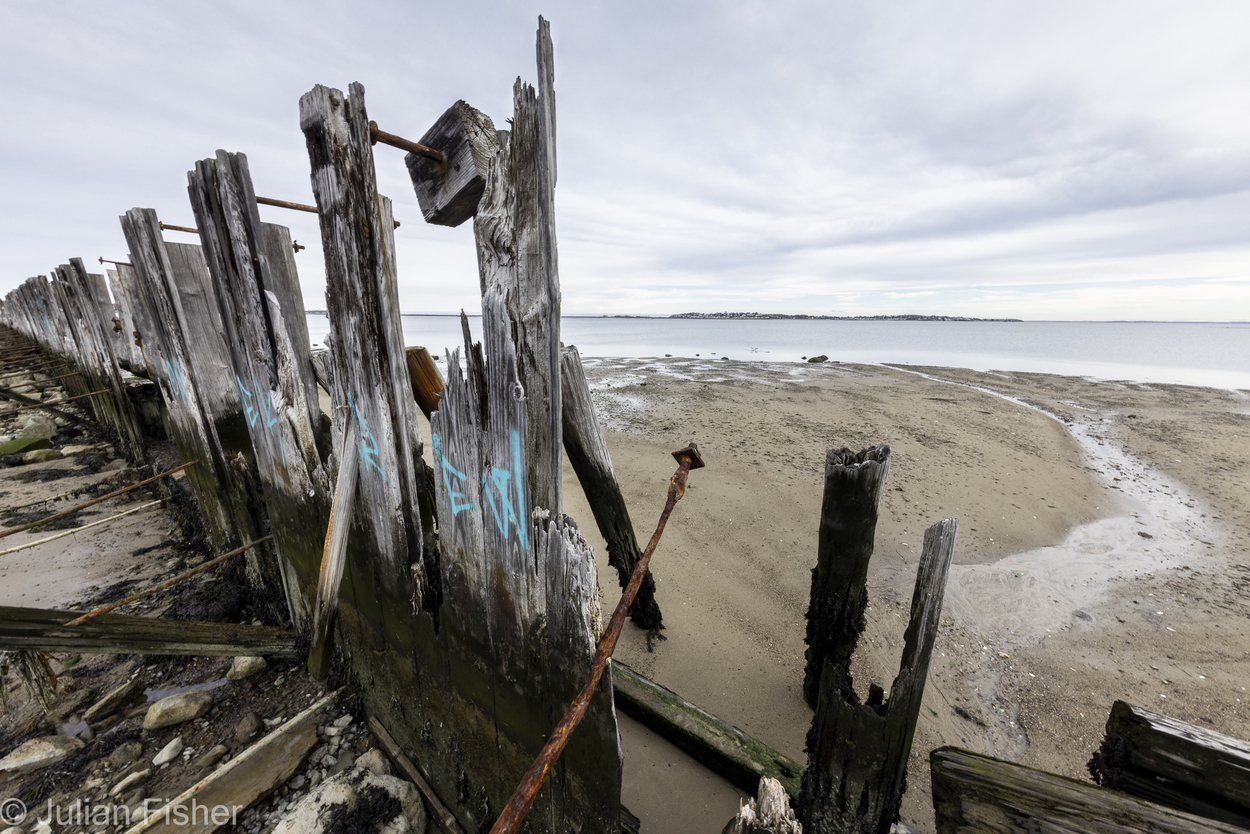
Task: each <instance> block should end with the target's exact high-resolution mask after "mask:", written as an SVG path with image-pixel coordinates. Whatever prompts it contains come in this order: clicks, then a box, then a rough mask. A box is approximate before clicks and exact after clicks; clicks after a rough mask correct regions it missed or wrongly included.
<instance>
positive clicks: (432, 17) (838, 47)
mask: <svg viewBox="0 0 1250 834" xmlns="http://www.w3.org/2000/svg"><path fill="white" fill-rule="evenodd" d="M540 13H541V14H543V15H545V16H546V17H547V18H548V19H549V20H551V21H552V34H553V39H554V41H555V55H556V93H557V107H558V120H559V126H558V140H559V147H558V153H559V160H560V163H559V172H560V180H559V184H558V187H557V190H556V211H557V215H556V216H557V230H558V235H559V247H560V249H559V252H560V277H561V282H562V286H563V294H564V310H565V312H566V313H658V314H667V313H672V312H681V311H688V310H701V311H719V310H759V311H769V312H809V313H826V314H842V315H861V314H877V313H885V314H890V313H912V312H915V313H924V314H935V315H937V314H947V315H968V316H982V317H992V316H1006V317H1018V318H1024V319H1156V320H1230V319H1232V320H1246V319H1250V94H1248V93H1250V89H1248V87H1250V40H1248V39H1247V38H1246V34H1245V33H1246V32H1250V4H1247V3H1245V2H1243V0H1227V2H1201V1H1200V0H1198V1H1196V2H1188V3H1179V2H1168V3H1155V2H1149V0H1132V2H1090V0H1082V2H1063V1H1062V0H1052V2H1047V3H1037V2H1027V3H1026V2H1017V0H993V2H990V0H982V2H962V0H946V2H942V3H934V2H918V1H914V0H913V1H911V2H908V1H907V0H901V1H900V2H895V3H863V2H854V3H852V2H821V3H802V2H784V0H770V2H767V3H763V2H754V3H753V2H738V3H734V4H720V3H686V4H682V3H671V2H670V3H651V2H637V1H636V2H631V3H614V4H607V3H595V2H585V0H582V2H575V3H564V2H549V3H545V4H541V5H535V4H531V3H497V4H488V3H470V2H460V3H440V4H433V3H420V2H389V3H388V2H368V1H367V0H363V1H362V0H352V2H343V3H299V4H296V3H282V2H265V3H254V2H247V3H237V4H230V3H209V2H195V3H182V2H177V0H164V2H159V3H157V2H152V3H128V2H119V0H111V2H108V3H99V2H90V3H87V2H75V1H74V0H67V2H59V3H47V2H24V1H23V0H2V2H0V81H2V82H3V88H4V90H5V96H4V101H5V107H4V114H3V117H0V292H7V291H8V290H9V289H11V288H12V287H14V286H16V285H17V284H18V283H20V282H21V281H22V280H24V279H25V278H27V277H29V276H31V275H37V274H47V273H48V271H49V270H50V269H51V268H52V267H54V266H55V265H57V264H59V263H64V262H65V261H66V260H67V259H68V258H70V257H73V256H79V257H83V258H84V259H85V260H88V261H89V262H92V263H94V261H95V259H96V258H97V257H99V256H101V255H102V256H104V257H106V258H114V259H117V260H122V259H124V256H125V242H124V240H123V238H122V234H121V227H120V225H119V223H118V221H117V217H118V215H120V214H121V213H122V212H124V211H125V210H126V209H129V208H131V207H134V206H146V207H152V208H155V209H156V210H157V212H158V213H159V215H160V217H161V219H162V220H164V221H165V222H166V223H174V224H184V225H192V224H193V219H192V216H191V209H190V205H189V203H188V200H187V194H186V172H187V171H188V170H189V169H190V168H191V167H192V165H193V164H194V162H195V160H197V159H201V158H204V157H207V156H210V155H212V153H213V152H214V151H215V150H216V149H217V148H225V149H227V150H232V151H243V152H244V153H246V154H247V155H248V158H249V161H250V164H251V170H252V175H253V178H254V183H255V187H256V192H257V193H258V194H261V195H264V196H270V197H276V198H280V199H286V200H293V201H297V202H312V191H311V187H310V184H309V176H308V170H309V169H308V156H307V151H306V149H305V147H304V139H303V135H302V134H301V133H300V130H299V118H298V102H299V97H300V95H302V94H303V93H304V92H306V91H307V90H308V89H310V88H311V87H312V86H313V85H314V84H317V83H320V84H326V85H330V86H335V87H339V88H341V89H342V88H345V87H346V86H347V84H349V83H350V82H352V81H360V82H361V83H363V84H364V86H365V89H366V91H367V98H366V103H367V107H368V111H369V115H370V117H371V118H373V119H375V120H377V121H378V122H379V124H380V125H381V126H382V128H383V129H384V130H387V131H390V132H392V133H398V134H400V135H404V136H408V137H409V138H413V139H417V138H419V137H420V136H421V135H422V134H423V133H424V132H425V130H426V129H427V128H428V127H429V126H430V125H431V124H432V123H433V122H434V120H435V119H436V118H437V117H438V116H439V115H440V114H441V113H442V112H443V110H445V109H446V108H447V107H448V106H449V105H450V104H451V103H452V102H454V101H455V100H456V99H458V98H463V99H465V100H466V101H468V102H469V103H470V104H473V105H474V106H476V107H478V108H479V109H481V110H483V111H485V112H486V113H487V114H488V115H490V116H491V117H492V118H493V119H494V121H495V123H496V124H497V125H502V124H503V123H504V122H505V120H506V119H507V118H508V117H509V116H510V115H511V89H512V82H513V80H514V79H515V78H516V77H517V76H518V75H520V76H521V77H523V78H524V79H526V80H529V81H532V80H533V79H534V33H535V28H536V23H537V16H538V15H539V14H540ZM375 153H376V158H377V161H378V171H379V189H380V190H381V191H382V192H383V193H385V194H387V195H389V196H390V197H392V199H393V200H394V201H395V216H396V218H397V219H399V220H400V221H402V223H403V225H402V227H401V228H400V229H398V230H397V231H396V238H397V242H398V247H399V266H400V272H401V276H400V277H401V304H402V307H403V309H404V310H405V311H413V312H445V311H453V310H459V309H460V308H461V307H464V308H467V309H469V310H470V311H473V310H474V309H476V308H477V307H478V299H477V286H478V282H477V277H476V262H475V258H474V254H473V237H472V229H471V224H465V225H463V226H461V227H459V228H457V229H446V228H443V227H437V226H427V225H425V224H424V223H423V222H422V220H421V215H420V212H419V210H418V209H417V205H416V199H415V197H414V195H413V192H412V188H411V185H410V183H409V182H408V180H407V175H406V172H405V169H404V165H403V159H402V157H403V154H402V152H401V151H397V150H394V149H391V148H387V147H384V146H378V147H377V148H376V149H375ZM261 216H262V218H264V219H266V220H268V221H270V222H280V223H284V224H287V225H289V226H290V227H291V229H292V232H293V234H294V236H295V237H296V238H297V239H299V241H300V242H301V243H305V244H308V250H307V251H305V252H301V253H300V254H299V256H298V259H297V262H298V264H299V268H300V271H301V278H302V281H303V285H304V293H305V304H306V305H307V306H308V307H309V308H318V307H322V306H324V303H323V298H322V294H323V292H324V277H323V267H322V262H321V251H320V246H319V245H318V244H319V232H318V230H317V225H316V218H315V217H313V216H312V215H304V214H299V213H295V212H287V211H283V210H281V209H271V208H266V207H262V208H261ZM167 237H168V238H169V239H171V240H174V239H177V240H182V241H188V242H193V241H194V238H193V236H186V235H179V234H178V233H175V232H168V233H167Z"/></svg>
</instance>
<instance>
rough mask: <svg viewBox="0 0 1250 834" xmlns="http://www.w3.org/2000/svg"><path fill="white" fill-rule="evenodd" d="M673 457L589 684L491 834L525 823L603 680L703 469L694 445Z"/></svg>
mask: <svg viewBox="0 0 1250 834" xmlns="http://www.w3.org/2000/svg"><path fill="white" fill-rule="evenodd" d="M673 457H674V458H676V459H677V461H678V463H679V464H680V465H679V466H678V467H677V471H676V472H674V473H673V477H672V479H671V480H670V481H669V486H668V500H667V501H666V502H665V503H664V512H662V513H660V523H659V524H657V525H656V528H655V532H654V533H653V534H652V535H651V541H650V542H649V543H648V544H647V549H646V550H645V551H643V554H642V558H641V559H639V560H638V564H637V565H635V566H634V574H633V576H631V577H630V579H629V584H628V585H626V586H625V592H624V593H622V594H621V601H620V602H618V603H617V604H616V610H615V611H614V612H612V620H611V622H610V623H609V624H608V630H607V631H606V632H605V633H604V635H603V637H602V638H601V639H600V640H599V647H598V649H596V650H595V657H594V659H593V660H592V661H591V664H590V680H588V681H586V685H585V686H583V687H582V691H581V692H579V693H578V694H577V697H576V698H574V699H573V702H572V703H571V704H569V708H568V709H567V710H565V712H564V717H563V718H561V719H560V723H558V724H556V727H555V729H554V730H552V731H551V735H550V736H548V737H547V743H546V744H545V745H543V749H542V751H541V752H539V754H538V758H536V759H535V760H534V764H533V765H532V766H531V767H530V769H529V771H528V772H527V773H526V774H525V777H524V778H523V779H521V783H520V784H519V785H517V788H516V790H515V791H513V793H512V798H511V799H509V800H508V804H507V805H505V806H504V809H503V813H502V814H500V815H499V819H497V820H495V825H494V827H493V828H491V830H490V834H515V832H516V830H517V829H518V828H519V827H520V825H521V823H522V821H524V819H525V815H526V813H528V812H529V809H530V806H531V805H533V804H534V799H535V797H537V796H538V791H539V790H541V789H542V786H543V782H544V781H546V779H547V774H548V773H549V772H550V771H551V767H552V765H554V764H555V762H556V759H558V758H559V757H560V754H561V753H562V752H564V747H565V745H566V744H568V742H569V736H571V735H572V734H573V730H574V729H575V728H576V727H577V725H578V723H580V722H581V720H582V716H584V715H585V714H586V709H587V707H589V706H590V698H591V696H592V695H594V694H595V690H596V689H598V688H599V679H600V678H602V677H603V670H604V669H605V668H606V667H607V665H608V661H609V660H611V659H612V652H613V650H614V649H615V648H616V641H617V639H618V638H619V637H620V636H621V628H622V627H623V626H624V625H625V615H626V614H627V613H628V612H629V606H630V605H632V604H633V602H634V597H635V596H637V595H638V589H639V588H640V587H641V586H642V578H643V577H644V576H646V575H647V567H648V565H650V564H651V554H653V553H655V546H656V545H657V544H659V543H660V536H662V535H663V534H664V526H665V525H666V524H667V523H668V517H669V515H671V514H672V512H673V507H675V506H676V505H677V502H678V501H679V500H681V497H682V496H683V495H685V494H686V476H687V475H688V474H689V473H690V470H691V469H702V468H703V466H704V463H703V458H702V457H700V456H699V449H698V447H697V446H695V444H693V443H691V444H690V445H689V446H687V447H686V448H684V449H679V450H677V451H676V452H673Z"/></svg>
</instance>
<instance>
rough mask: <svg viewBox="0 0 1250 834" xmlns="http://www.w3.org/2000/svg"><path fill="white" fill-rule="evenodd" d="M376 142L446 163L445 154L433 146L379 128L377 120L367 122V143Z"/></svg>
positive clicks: (441, 163) (374, 143)
mask: <svg viewBox="0 0 1250 834" xmlns="http://www.w3.org/2000/svg"><path fill="white" fill-rule="evenodd" d="M378 142H381V143H382V144H383V145H390V146H391V147H392V148H399V149H400V150H401V151H408V152H409V153H415V154H416V155H417V156H423V157H425V158H426V159H432V160H434V161H435V162H437V163H438V164H439V165H440V166H441V165H446V164H447V156H446V154H444V153H443V152H442V151H436V150H434V149H433V148H427V147H426V146H425V145H422V144H420V143H418V142H412V141H410V140H408V139H405V138H403V137H402V136H396V135H395V134H393V133H387V132H386V131H384V130H379V129H378V123H377V122H369V144H371V145H376V144H377V143H378Z"/></svg>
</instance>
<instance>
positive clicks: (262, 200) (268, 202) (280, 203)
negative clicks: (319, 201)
mask: <svg viewBox="0 0 1250 834" xmlns="http://www.w3.org/2000/svg"><path fill="white" fill-rule="evenodd" d="M418 147H421V146H420V145H418ZM256 202H257V203H259V204H260V205H262V206H277V207H278V208H284V209H294V210H295V211H307V212H310V213H312V214H316V213H317V207H316V206H308V205H304V204H303V203H289V202H287V201H286V200H275V199H273V198H271V197H257V198H256ZM395 228H396V229H398V228H399V221H398V220H396V221H395ZM303 248H304V247H303V246H299V247H297V248H296V249H295V251H296V252H298V251H299V250H300V249H303Z"/></svg>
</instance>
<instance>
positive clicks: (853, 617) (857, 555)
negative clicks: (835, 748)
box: [803, 444, 890, 708]
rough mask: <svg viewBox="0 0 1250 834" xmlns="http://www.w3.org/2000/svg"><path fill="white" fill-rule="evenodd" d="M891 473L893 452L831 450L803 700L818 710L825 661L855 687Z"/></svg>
mask: <svg viewBox="0 0 1250 834" xmlns="http://www.w3.org/2000/svg"><path fill="white" fill-rule="evenodd" d="M889 471H890V447H889V446H886V445H884V444H882V445H880V446H876V447H873V448H871V449H864V450H863V451H861V452H859V453H855V452H852V451H851V450H850V449H847V448H842V449H838V450H836V451H835V450H833V449H830V450H829V451H828V453H827V454H826V456H825V493H824V499H823V501H822V503H821V507H820V533H819V535H818V538H817V545H816V547H817V550H816V567H815V568H813V569H812V594H811V603H810V604H809V607H808V609H807V669H806V672H805V673H804V677H803V696H804V698H805V699H806V700H807V703H808V705H809V706H811V707H812V708H815V706H816V701H817V693H818V690H819V688H820V678H821V675H822V674H823V672H824V667H825V660H826V659H828V660H829V661H831V663H832V665H833V674H834V676H835V677H836V678H837V681H836V684H835V685H836V686H842V685H843V684H846V685H848V686H849V685H850V668H851V655H852V654H853V653H854V652H855V644H856V643H858V642H859V635H860V634H861V633H862V632H863V630H864V607H865V606H866V605H867V604H868V589H867V585H866V584H865V583H866V582H867V579H868V562H869V560H870V559H871V558H872V547H873V537H874V536H875V535H876V531H877V506H878V504H880V503H881V493H882V491H883V490H884V489H885V479H886V475H887V474H888V473H889Z"/></svg>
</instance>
